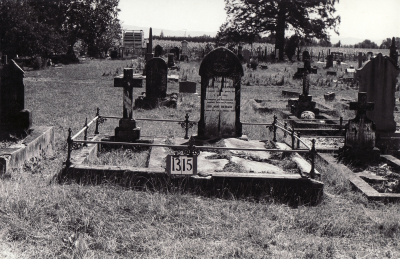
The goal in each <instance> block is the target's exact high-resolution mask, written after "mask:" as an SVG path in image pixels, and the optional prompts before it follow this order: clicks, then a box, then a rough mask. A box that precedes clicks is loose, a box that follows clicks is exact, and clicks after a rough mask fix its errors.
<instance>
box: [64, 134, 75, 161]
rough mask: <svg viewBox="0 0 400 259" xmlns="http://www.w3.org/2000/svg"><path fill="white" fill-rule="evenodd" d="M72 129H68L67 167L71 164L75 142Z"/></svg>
mask: <svg viewBox="0 0 400 259" xmlns="http://www.w3.org/2000/svg"><path fill="white" fill-rule="evenodd" d="M71 134H72V130H71V128H69V129H68V137H67V149H68V150H67V152H68V153H67V161H66V162H65V165H66V167H69V166H70V165H71V151H72V143H73V142H74V141H73V140H72V138H71Z"/></svg>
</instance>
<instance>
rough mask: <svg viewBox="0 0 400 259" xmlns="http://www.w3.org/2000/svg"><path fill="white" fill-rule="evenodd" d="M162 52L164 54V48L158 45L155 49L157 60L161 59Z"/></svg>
mask: <svg viewBox="0 0 400 259" xmlns="http://www.w3.org/2000/svg"><path fill="white" fill-rule="evenodd" d="M162 52H163V47H161V46H160V45H157V46H156V47H155V48H154V57H155V58H159V57H161V55H162Z"/></svg>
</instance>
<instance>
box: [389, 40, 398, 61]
mask: <svg viewBox="0 0 400 259" xmlns="http://www.w3.org/2000/svg"><path fill="white" fill-rule="evenodd" d="M389 56H390V58H391V59H393V61H394V65H395V66H396V67H398V66H399V65H398V58H399V56H398V53H397V47H396V40H395V38H394V37H393V38H392V45H391V46H390V54H389Z"/></svg>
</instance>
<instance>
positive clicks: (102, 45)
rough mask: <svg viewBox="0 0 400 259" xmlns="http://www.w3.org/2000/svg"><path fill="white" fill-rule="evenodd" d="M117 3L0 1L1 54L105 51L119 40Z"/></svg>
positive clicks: (70, 54)
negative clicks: (78, 47) (76, 47)
mask: <svg viewBox="0 0 400 259" xmlns="http://www.w3.org/2000/svg"><path fill="white" fill-rule="evenodd" d="M118 3H119V0H0V52H2V54H3V55H8V56H10V57H11V58H12V57H15V56H16V55H19V56H28V57H33V56H41V57H49V56H51V55H52V54H53V53H66V54H67V56H68V57H69V58H70V59H71V61H72V60H74V59H76V57H75V53H74V45H75V44H76V43H77V42H80V43H81V44H82V45H83V46H84V47H86V49H87V52H88V55H91V56H96V55H99V54H100V53H101V52H105V51H107V50H108V49H109V48H110V47H112V46H114V45H115V42H116V41H119V40H120V38H121V33H122V30H121V25H120V21H119V19H118V12H119V11H120V10H119V9H118Z"/></svg>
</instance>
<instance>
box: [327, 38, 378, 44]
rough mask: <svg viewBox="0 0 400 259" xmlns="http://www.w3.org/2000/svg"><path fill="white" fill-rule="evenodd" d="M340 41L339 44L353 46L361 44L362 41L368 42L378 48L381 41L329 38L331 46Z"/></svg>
mask: <svg viewBox="0 0 400 259" xmlns="http://www.w3.org/2000/svg"><path fill="white" fill-rule="evenodd" d="M339 40H340V43H341V44H342V45H354V44H357V43H360V42H363V41H364V40H370V41H372V42H375V43H376V44H377V45H378V46H379V45H381V43H382V41H383V39H376V38H365V39H360V38H351V37H347V38H340V37H337V38H336V37H335V38H334V37H332V38H331V43H332V44H336V43H338V42H339Z"/></svg>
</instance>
